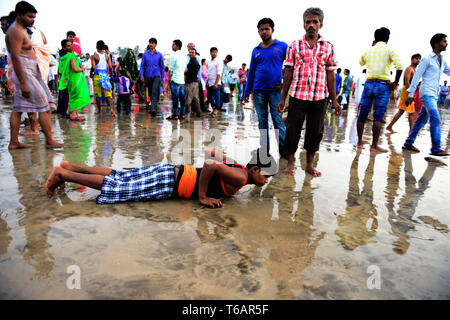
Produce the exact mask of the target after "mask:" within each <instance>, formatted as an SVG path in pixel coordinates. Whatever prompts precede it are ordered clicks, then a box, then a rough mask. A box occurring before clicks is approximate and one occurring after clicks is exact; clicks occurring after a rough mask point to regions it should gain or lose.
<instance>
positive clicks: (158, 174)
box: [44, 150, 277, 208]
mask: <svg viewBox="0 0 450 320" xmlns="http://www.w3.org/2000/svg"><path fill="white" fill-rule="evenodd" d="M205 159H206V160H205V163H204V164H203V167H202V168H194V167H193V166H190V165H174V164H171V163H159V164H155V165H152V166H149V167H142V168H136V169H132V170H129V171H116V170H114V169H109V168H98V167H83V166H79V165H76V164H72V163H69V162H67V161H63V162H62V163H61V165H60V166H58V167H55V168H53V171H52V172H51V173H50V175H49V177H48V179H47V182H46V183H45V186H44V189H45V192H46V193H47V195H48V196H49V197H51V196H53V195H54V193H55V190H56V188H58V187H59V188H61V189H63V188H64V183H65V182H73V183H78V184H81V185H85V186H87V187H90V188H93V189H97V190H101V194H100V195H99V196H98V197H97V204H112V203H120V202H125V201H148V200H162V199H169V198H181V199H198V200H199V201H200V203H201V204H202V205H203V206H207V207H211V208H220V207H222V198H224V197H230V196H231V195H233V194H235V193H237V192H238V191H239V190H240V189H241V188H242V187H243V186H245V185H247V184H254V185H257V186H259V187H262V186H263V185H264V184H266V183H267V182H268V181H269V177H271V176H273V175H274V174H275V173H276V170H277V165H276V162H275V159H274V158H273V157H272V156H271V155H270V154H266V155H264V154H263V153H262V152H260V150H257V151H256V152H253V155H252V159H251V160H250V161H249V163H248V164H247V166H245V167H244V166H243V165H240V164H238V163H236V161H234V160H233V159H230V158H228V157H225V156H224V155H223V154H222V153H220V152H217V151H215V150H206V151H205Z"/></svg>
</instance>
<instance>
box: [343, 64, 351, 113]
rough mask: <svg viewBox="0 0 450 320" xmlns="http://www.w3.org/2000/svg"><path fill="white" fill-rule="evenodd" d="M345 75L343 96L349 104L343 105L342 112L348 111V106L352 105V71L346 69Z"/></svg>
mask: <svg viewBox="0 0 450 320" xmlns="http://www.w3.org/2000/svg"><path fill="white" fill-rule="evenodd" d="M344 74H345V75H346V77H345V80H344V84H343V85H342V94H343V95H344V96H345V99H346V100H347V103H344V104H343V105H342V110H347V109H348V104H349V103H350V91H351V90H352V84H353V77H352V76H351V75H350V70H348V69H345V70H344Z"/></svg>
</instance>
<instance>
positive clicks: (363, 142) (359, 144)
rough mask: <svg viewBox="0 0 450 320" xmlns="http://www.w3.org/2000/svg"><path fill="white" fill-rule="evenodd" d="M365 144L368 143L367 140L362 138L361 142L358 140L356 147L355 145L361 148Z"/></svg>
mask: <svg viewBox="0 0 450 320" xmlns="http://www.w3.org/2000/svg"><path fill="white" fill-rule="evenodd" d="M365 144H369V142H368V141H365V140H363V141H362V142H361V143H359V142H358V144H357V145H356V147H357V148H358V149H363V148H364V145H365Z"/></svg>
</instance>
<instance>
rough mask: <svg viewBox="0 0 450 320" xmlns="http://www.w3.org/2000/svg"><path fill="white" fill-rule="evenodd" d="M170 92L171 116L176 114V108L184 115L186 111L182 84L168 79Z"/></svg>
mask: <svg viewBox="0 0 450 320" xmlns="http://www.w3.org/2000/svg"><path fill="white" fill-rule="evenodd" d="M170 92H171V93H172V116H174V117H175V116H178V109H180V113H181V115H184V114H185V113H186V111H185V99H184V84H178V83H175V82H173V81H170ZM178 102H179V103H180V108H178Z"/></svg>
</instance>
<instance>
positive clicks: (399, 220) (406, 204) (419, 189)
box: [386, 152, 448, 254]
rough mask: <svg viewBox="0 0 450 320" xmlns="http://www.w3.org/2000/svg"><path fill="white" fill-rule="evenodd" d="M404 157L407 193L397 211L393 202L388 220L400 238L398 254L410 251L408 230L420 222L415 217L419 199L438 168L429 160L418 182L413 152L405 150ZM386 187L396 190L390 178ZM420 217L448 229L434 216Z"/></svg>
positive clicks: (442, 229) (397, 243) (396, 245)
mask: <svg viewBox="0 0 450 320" xmlns="http://www.w3.org/2000/svg"><path fill="white" fill-rule="evenodd" d="M403 158H404V163H405V166H404V171H405V193H404V195H403V196H402V198H401V199H400V200H399V202H398V209H397V212H395V210H394V207H393V205H392V203H391V205H390V206H389V207H388V209H389V218H388V221H389V223H390V224H391V227H392V233H393V234H395V235H396V236H397V237H398V239H397V240H395V241H394V243H393V248H392V249H393V250H394V252H396V253H398V254H405V253H406V252H407V251H408V248H409V246H410V243H409V241H408V240H409V238H410V236H409V235H408V232H410V231H412V230H413V229H414V228H415V225H416V224H417V223H418V221H417V220H414V219H413V217H414V215H415V213H416V208H417V207H418V205H419V201H420V200H421V199H422V198H423V196H424V194H425V191H426V190H427V189H428V187H429V183H430V181H431V179H432V178H433V176H434V172H435V170H436V168H437V165H436V164H434V163H432V162H429V163H428V166H427V168H426V170H425V172H424V173H423V175H422V178H420V180H419V182H418V183H417V180H416V178H415V177H414V175H413V166H412V161H411V153H409V152H404V155H403ZM398 169H400V167H398ZM388 188H389V190H388ZM397 188H398V184H397ZM386 189H387V192H386V193H387V194H389V193H391V192H392V191H394V192H395V190H394V189H391V186H389V180H388V186H387V187H386ZM418 219H420V220H422V221H423V222H424V223H425V224H428V225H431V226H432V227H433V228H435V229H436V230H438V231H441V232H447V231H448V227H447V225H444V224H442V223H441V222H439V221H438V220H436V219H433V218H432V217H429V216H419V217H418Z"/></svg>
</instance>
